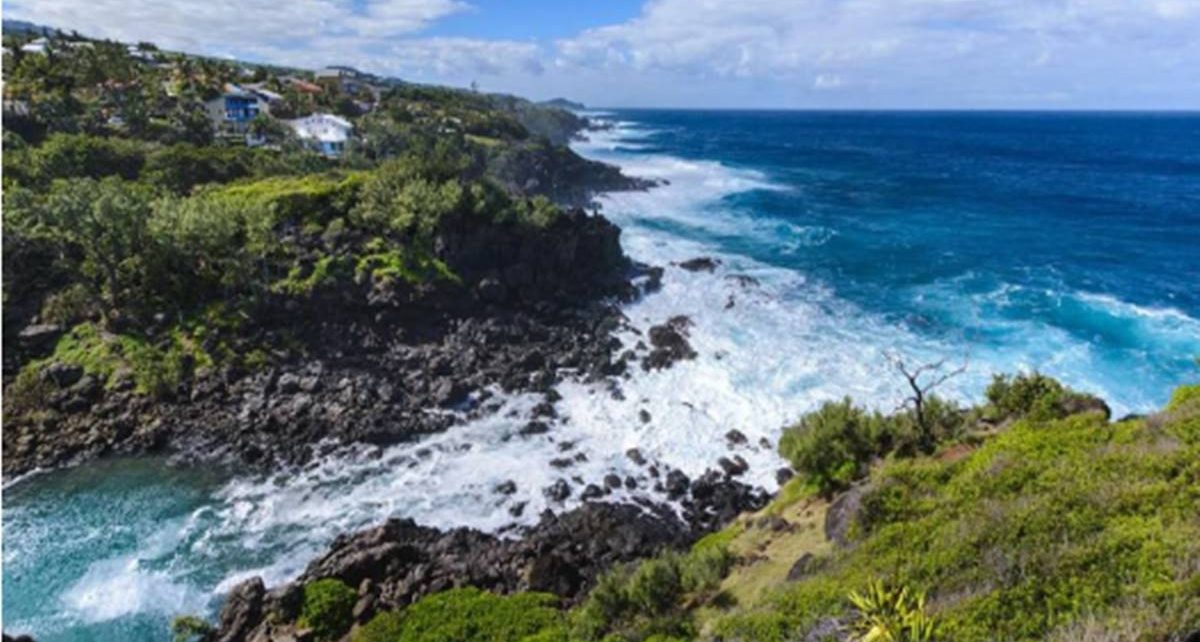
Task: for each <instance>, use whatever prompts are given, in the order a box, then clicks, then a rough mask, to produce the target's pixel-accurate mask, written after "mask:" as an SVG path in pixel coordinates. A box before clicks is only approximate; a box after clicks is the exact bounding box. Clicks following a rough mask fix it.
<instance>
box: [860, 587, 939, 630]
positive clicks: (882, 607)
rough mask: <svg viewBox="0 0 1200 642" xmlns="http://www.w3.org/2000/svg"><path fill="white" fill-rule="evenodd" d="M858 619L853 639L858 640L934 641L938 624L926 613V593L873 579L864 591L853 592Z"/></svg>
mask: <svg viewBox="0 0 1200 642" xmlns="http://www.w3.org/2000/svg"><path fill="white" fill-rule="evenodd" d="M849 600H850V603H851V604H853V605H854V609H855V618H854V620H853V621H852V622H851V630H852V632H853V633H852V638H851V639H852V640H855V641H857V642H931V641H932V640H933V639H934V634H935V628H936V627H935V623H934V621H933V618H932V617H930V616H929V615H928V614H927V613H926V612H925V595H924V594H923V593H917V594H915V595H914V594H910V593H909V591H908V588H907V587H904V588H899V589H889V588H887V587H885V586H884V584H883V582H881V581H876V582H872V583H871V584H870V585H869V586H868V587H867V589H866V590H865V591H863V592H861V593H860V592H857V591H852V592H851V593H850V595H849Z"/></svg>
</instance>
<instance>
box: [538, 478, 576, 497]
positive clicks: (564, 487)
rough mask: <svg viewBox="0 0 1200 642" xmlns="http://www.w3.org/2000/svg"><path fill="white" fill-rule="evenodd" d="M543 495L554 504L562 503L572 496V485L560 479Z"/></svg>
mask: <svg viewBox="0 0 1200 642" xmlns="http://www.w3.org/2000/svg"><path fill="white" fill-rule="evenodd" d="M542 494H543V495H545V496H546V498H547V499H549V500H550V501H552V502H561V501H564V500H566V499H567V498H568V497H570V496H571V485H570V484H568V483H567V481H566V480H565V479H560V480H558V481H556V482H554V483H553V484H550V485H549V486H547V487H546V488H544V489H543V490H542Z"/></svg>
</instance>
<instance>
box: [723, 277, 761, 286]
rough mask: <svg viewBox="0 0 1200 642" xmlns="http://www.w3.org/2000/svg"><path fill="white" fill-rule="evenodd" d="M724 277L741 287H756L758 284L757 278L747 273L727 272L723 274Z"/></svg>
mask: <svg viewBox="0 0 1200 642" xmlns="http://www.w3.org/2000/svg"><path fill="white" fill-rule="evenodd" d="M725 278H726V279H728V280H730V281H732V282H734V283H736V284H738V285H739V286H741V287H742V288H743V289H746V288H752V287H757V286H758V285H759V283H758V279H756V278H754V277H752V276H750V275H747V274H727V275H725Z"/></svg>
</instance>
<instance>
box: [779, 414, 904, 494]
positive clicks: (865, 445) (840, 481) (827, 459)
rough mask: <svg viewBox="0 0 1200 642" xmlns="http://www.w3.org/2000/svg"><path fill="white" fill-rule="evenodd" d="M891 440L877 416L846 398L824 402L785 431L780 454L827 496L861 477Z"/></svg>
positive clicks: (885, 426)
mask: <svg viewBox="0 0 1200 642" xmlns="http://www.w3.org/2000/svg"><path fill="white" fill-rule="evenodd" d="M893 436H894V435H893V431H892V428H891V427H890V426H889V425H888V423H887V422H885V421H884V420H883V418H882V417H880V416H879V414H878V413H872V412H869V411H867V410H866V409H864V408H860V407H858V406H855V405H854V403H853V402H852V401H851V400H850V399H849V398H846V399H844V400H842V401H840V402H833V401H830V402H826V403H825V404H824V405H822V406H821V407H820V409H818V410H816V411H815V412H811V413H809V414H807V415H805V416H804V418H802V419H801V420H800V423H798V424H796V425H794V426H792V427H790V428H787V429H786V430H784V432H783V436H782V437H781V438H780V440H779V453H780V454H781V455H783V457H784V458H785V459H787V460H788V461H789V462H791V464H792V466H793V467H794V468H795V469H796V470H797V471H799V472H800V473H801V474H803V475H805V476H807V477H808V479H809V481H811V482H812V483H814V484H815V485H816V486H817V487H818V489H819V490H820V492H821V493H822V494H824V495H827V496H828V495H831V494H833V493H834V492H836V491H839V490H842V489H844V488H846V487H847V486H849V484H850V483H851V482H853V481H854V480H856V479H858V478H860V477H862V476H863V475H864V474H865V473H866V470H867V465H868V464H869V463H870V462H871V460H872V459H873V458H874V457H876V456H879V455H882V454H884V453H886V452H888V450H890V448H891V445H892V440H893Z"/></svg>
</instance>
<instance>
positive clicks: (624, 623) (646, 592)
mask: <svg viewBox="0 0 1200 642" xmlns="http://www.w3.org/2000/svg"><path fill="white" fill-rule="evenodd" d="M732 563H733V559H732V557H731V556H730V554H729V551H728V550H727V549H726V548H725V547H724V546H722V545H721V543H720V542H719V541H717V540H709V541H708V542H705V543H704V544H703V545H698V546H696V547H695V548H694V549H693V550H692V551H691V552H689V553H687V554H680V553H676V552H674V551H664V552H663V553H661V554H659V555H658V556H657V557H655V558H653V559H650V560H647V561H645V562H642V563H640V564H636V565H631V566H625V567H622V568H618V569H614V570H613V571H610V572H609V573H607V574H605V575H604V576H602V577H601V578H600V580H599V581H598V582H597V584H596V587H595V588H594V589H592V592H591V593H590V594H589V595H588V598H587V600H586V601H585V602H584V603H583V605H582V606H580V607H579V608H578V609H577V610H576V611H575V612H574V613H572V619H571V622H572V634H573V636H574V638H573V639H579V640H602V639H603V640H631V641H632V640H648V639H653V638H655V636H665V637H669V638H681V639H688V638H691V637H692V636H694V635H695V633H696V629H695V626H694V623H693V621H692V618H691V616H690V614H689V613H688V609H689V608H692V607H695V606H697V605H700V604H704V603H707V602H709V601H710V600H712V599H714V598H716V597H717V596H716V589H717V587H718V586H719V584H720V582H721V579H722V578H723V577H724V576H725V574H726V573H727V572H728V571H729V568H730V566H731V564H732ZM660 639H661V638H660Z"/></svg>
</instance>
